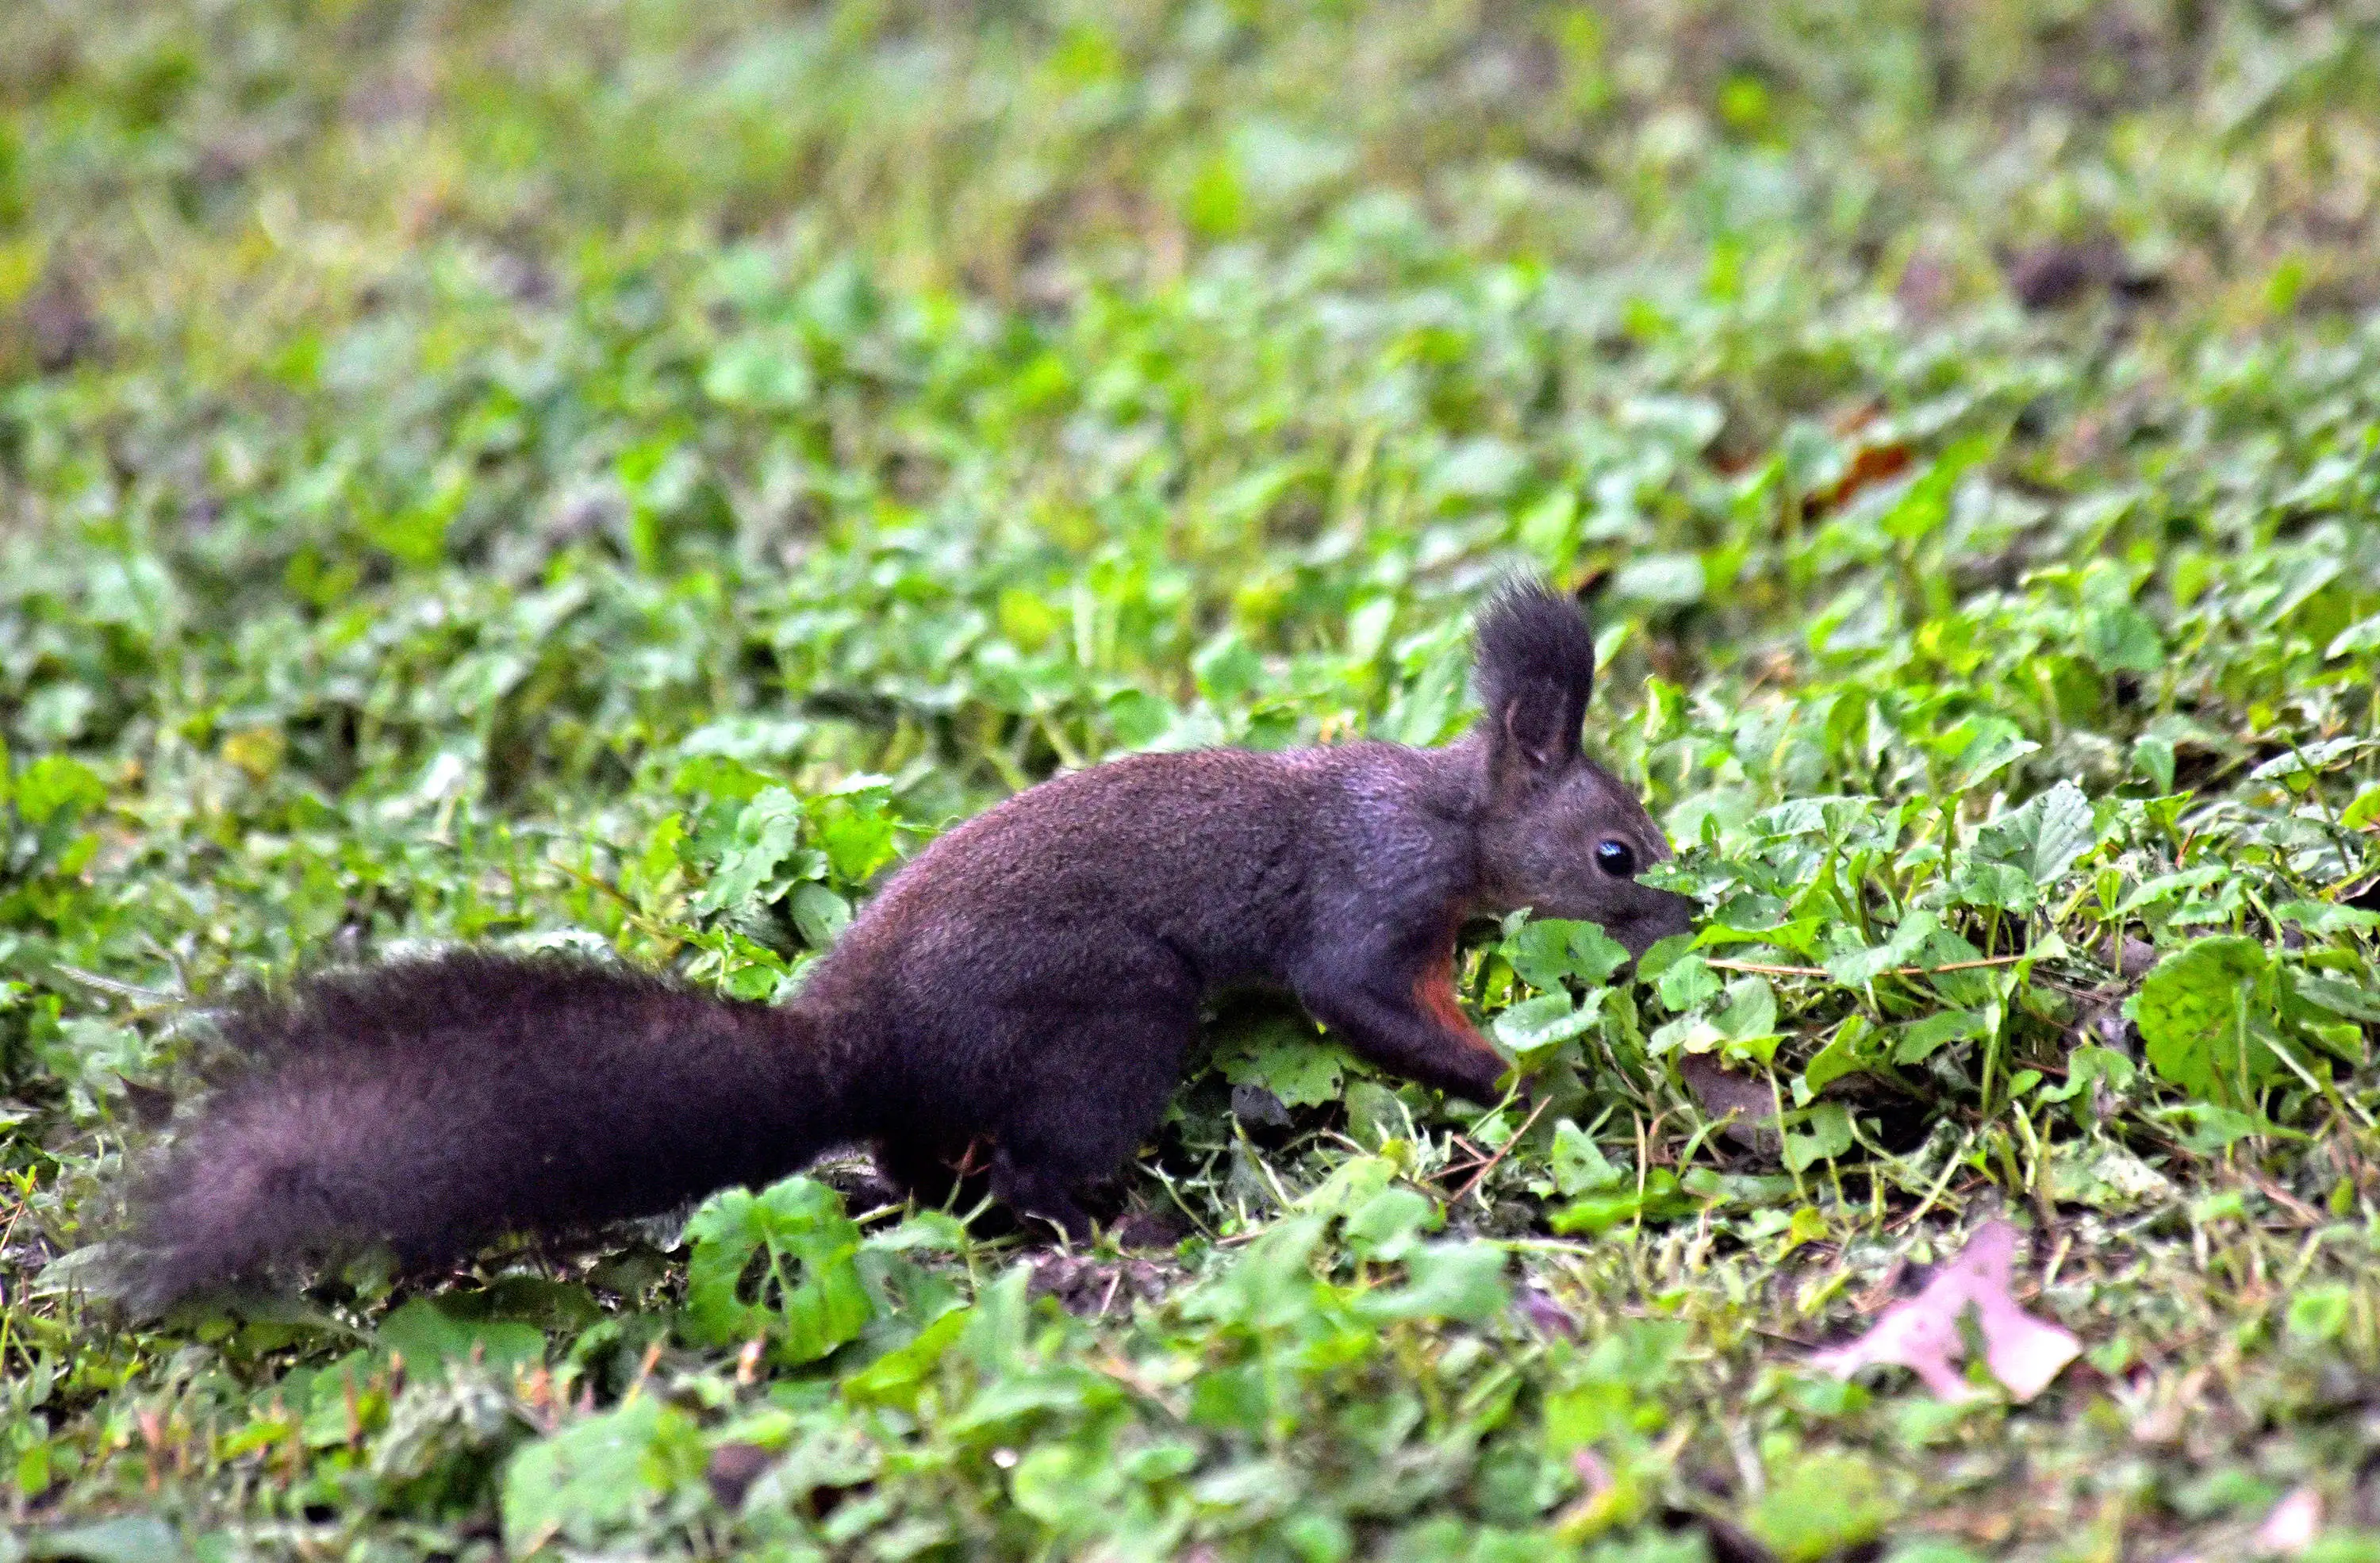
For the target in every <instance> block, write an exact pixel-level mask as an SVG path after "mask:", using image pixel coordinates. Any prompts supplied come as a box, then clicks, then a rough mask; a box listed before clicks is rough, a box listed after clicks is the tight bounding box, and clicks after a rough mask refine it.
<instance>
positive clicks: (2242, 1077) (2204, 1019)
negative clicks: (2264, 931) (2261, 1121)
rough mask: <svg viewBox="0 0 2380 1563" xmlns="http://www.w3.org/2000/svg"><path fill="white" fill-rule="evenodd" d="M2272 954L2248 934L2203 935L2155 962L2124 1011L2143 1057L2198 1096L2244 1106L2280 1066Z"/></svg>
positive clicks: (2283, 1069)
mask: <svg viewBox="0 0 2380 1563" xmlns="http://www.w3.org/2000/svg"><path fill="white" fill-rule="evenodd" d="M2272 979H2273V963H2272V958H2271V957H2270V956H2268V955H2267V954H2266V953H2265V948H2264V946H2263V945H2261V944H2258V943H2257V942H2256V941H2255V940H2253V939H2238V938H2232V937H2228V936H2226V937H2220V938H2215V939H2200V940H2199V941H2198V942H2196V943H2195V944H2192V945H2191V946H2190V947H2189V948H2187V949H2185V950H2181V951H2177V952H2176V953H2174V954H2171V955H2168V956H2167V957H2166V958H2165V959H2164V960H2163V961H2160V962H2158V963H2157V966H2156V969H2155V971H2152V972H2151V973H2150V974H2149V975H2148V979H2147V980H2146V981H2145V982H2143V984H2142V985H2141V990H2140V992H2139V993H2138V994H2136V995H2135V996H2134V997H2133V998H2132V1000H2131V1002H2130V1004H2129V1006H2128V1010H2129V1012H2130V1013H2131V1017H2132V1019H2133V1020H2134V1022H2135V1023H2137V1024H2139V1026H2140V1028H2141V1042H2142V1046H2143V1051H2145V1052H2146V1054H2147V1055H2148V1060H2149V1064H2150V1066H2151V1067H2152V1068H2154V1069H2155V1071H2156V1072H2157V1073H2159V1074H2161V1075H2163V1076H2164V1077H2165V1078H2166V1079H2167V1080H2168V1081H2170V1082H2171V1083H2172V1084H2175V1085H2178V1086H2180V1088H2181V1089H2182V1090H2183V1091H2185V1092H2187V1093H2189V1094H2190V1095H2191V1096H2192V1097H2197V1098H2198V1099H2199V1100H2201V1101H2206V1102H2213V1103H2216V1104H2217V1105H2219V1106H2224V1107H2235V1108H2236V1107H2247V1106H2250V1105H2252V1104H2253V1102H2254V1100H2255V1096H2256V1092H2257V1090H2258V1088H2259V1087H2261V1086H2263V1085H2265V1084H2268V1083H2269V1082H2271V1081H2273V1080H2276V1079H2278V1078H2280V1077H2281V1076H2282V1074H2283V1073H2284V1072H2286V1069H2287V1066H2286V1065H2284V1064H2283V1063H2282V1062H2281V1061H2280V1060H2279V1059H2278V1058H2277V1057H2275V1056H2274V1053H2273V1050H2272V1048H2270V1047H2268V1046H2266V1045H2265V1041H2264V1039H2263V1037H2264V1033H2265V1028H2266V1027H2268V1026H2270V1025H2271V1024H2273V1021H2274V1018H2275V1016H2274V1006H2273V995H2272Z"/></svg>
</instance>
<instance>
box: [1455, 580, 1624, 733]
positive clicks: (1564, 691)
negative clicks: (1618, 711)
mask: <svg viewBox="0 0 2380 1563" xmlns="http://www.w3.org/2000/svg"><path fill="white" fill-rule="evenodd" d="M1475 639H1476V641H1477V645H1478V679H1479V697H1480V698H1481V699H1482V700H1483V701H1484V702H1485V703H1486V704H1487V707H1488V717H1487V721H1488V733H1489V740H1488V743H1489V750H1490V753H1491V754H1492V755H1493V756H1494V757H1495V766H1496V769H1497V770H1498V771H1499V772H1501V773H1507V774H1509V773H1511V772H1513V771H1516V770H1517V771H1524V772H1536V773H1542V772H1545V771H1549V770H1558V769H1561V768H1562V767H1564V766H1567V765H1569V764H1570V763H1571V762H1572V761H1573V760H1575V759H1577V758H1578V754H1579V730H1580V729H1581V728H1582V727H1584V726H1585V722H1586V700H1587V697H1588V696H1589V695H1590V694H1592V693H1593V692H1594V690H1595V632H1594V631H1593V630H1592V629H1590V628H1589V627H1588V625H1587V622H1586V616H1585V613H1583V612H1580V609H1579V605H1578V604H1577V603H1575V602H1573V600H1571V599H1569V598H1567V597H1564V596H1562V595H1561V594H1560V593H1559V592H1556V591H1554V590H1552V589H1550V588H1547V587H1545V586H1543V585H1541V584H1539V583H1537V582H1535V581H1514V582H1512V583H1511V584H1509V585H1507V586H1505V587H1503V588H1500V589H1499V590H1498V591H1497V593H1496V595H1495V597H1494V598H1493V599H1491V600H1489V601H1488V607H1487V611H1486V612H1482V613H1481V614H1480V615H1479V625H1478V629H1477V631H1476V632H1475Z"/></svg>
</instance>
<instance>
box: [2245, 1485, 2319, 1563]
mask: <svg viewBox="0 0 2380 1563" xmlns="http://www.w3.org/2000/svg"><path fill="white" fill-rule="evenodd" d="M2321 1533H2322V1495H2321V1494H2320V1493H2318V1492H2315V1491H2314V1490H2313V1488H2312V1487H2300V1488H2298V1489H2297V1490H2296V1491H2295V1492H2293V1493H2291V1494H2289V1496H2287V1497H2285V1498H2283V1499H2281V1501H2280V1502H2278V1503H2277V1504H2275V1505H2273V1511H2272V1512H2271V1513H2270V1514H2267V1515H2265V1522H2264V1523H2263V1524H2261V1525H2259V1526H2257V1527H2256V1547H2257V1550H2259V1551H2262V1552H2276V1553H2278V1554H2280V1555H2281V1556H2282V1557H2296V1556H2297V1555H2298V1554H2299V1553H2301V1552H2303V1551H2304V1550H2305V1549H2306V1548H2308V1547H2310V1546H2312V1545H2313V1543H2314V1538H2315V1537H2316V1536H2318V1535H2320V1534H2321Z"/></svg>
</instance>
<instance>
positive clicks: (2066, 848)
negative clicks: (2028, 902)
mask: <svg viewBox="0 0 2380 1563" xmlns="http://www.w3.org/2000/svg"><path fill="white" fill-rule="evenodd" d="M2097 842H2098V827H2097V825H2096V824H2095V822H2094V821H2093V819H2092V816H2091V802H2090V800H2089V799H2088V798H2085V797H2084V796H2083V789H2082V788H2080V787H2077V786H2076V785H2075V784H2074V783H2073V782H2059V783H2058V785H2057V786H2055V787H2052V788H2051V789H2049V791H2047V792H2046V793H2044V794H2041V795H2040V796H2038V797H2036V798H2034V799H2032V800H2031V801H2030V802H2028V803H2026V804H2025V805H2024V806H2022V808H2019V809H2016V810H2015V811H2014V812H2012V813H2010V814H2006V815H2003V816H2002V817H2001V818H1998V819H1996V820H1994V821H1993V822H1992V823H1990V824H1988V825H1986V826H1985V827H1984V828H1983V830H1982V831H1981V832H1980V834H1979V838H1978V841H1977V842H1976V849H1975V853H1976V856H1977V857H1978V858H1979V859H1980V860H1981V861H1984V862H1987V863H1998V864H2004V865H2006V866H2009V867H2011V868H2014V869H2016V870H2018V871H2019V872H2021V873H2022V874H2023V875H2024V877H2025V878H2027V879H2029V880H2031V881H2032V882H2033V884H2034V885H2035V886H2036V887H2039V888H2040V889H2042V890H2045V891H2046V890H2047V889H2048V888H2049V887H2050V886H2052V885H2055V884H2056V883H2057V882H2058V880H2059V879H2060V878H2063V877H2064V876H2065V873H2066V871H2067V869H2069V868H2070V867H2072V866H2074V863H2075V860H2076V859H2078V858H2080V857H2081V856H2082V855H2083V854H2084V853H2086V852H2088V851H2090V850H2091V848H2092V847H2093V846H2094V845H2095V844H2096V843H2097Z"/></svg>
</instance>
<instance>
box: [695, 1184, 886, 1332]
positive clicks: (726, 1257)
mask: <svg viewBox="0 0 2380 1563" xmlns="http://www.w3.org/2000/svg"><path fill="white" fill-rule="evenodd" d="M686 1238H687V1240H688V1241H689V1242H692V1243H693V1245H694V1254H693V1257H692V1259H691V1260H689V1261H688V1263H687V1266H686V1312H685V1315H684V1329H685V1332H686V1336H687V1338H688V1339H692V1340H695V1341H697V1342H698V1343H701V1344H704V1345H710V1346H730V1345H738V1344H741V1343H742V1342H744V1341H747V1340H752V1339H766V1340H768V1341H769V1342H770V1343H771V1352H772V1354H773V1355H774V1356H775V1357H776V1359H777V1360H778V1361H780V1362H783V1363H807V1362H810V1361H813V1360H815V1359H817V1358H819V1357H822V1356H824V1355H826V1354H827V1353H828V1352H829V1351H833V1350H834V1349H835V1348H836V1347H837V1346H840V1345H842V1344H843V1343H844V1341H846V1340H849V1339H852V1338H853V1337H855V1336H856V1335H857V1334H858V1333H859V1332H860V1331H861V1330H862V1329H864V1328H865V1327H867V1325H868V1320H869V1319H871V1318H872V1317H874V1316H875V1309H874V1307H873V1305H872V1304H871V1303H869V1302H868V1290H867V1288H866V1287H865V1286H864V1285H862V1284H861V1281H860V1278H859V1270H858V1266H856V1264H855V1263H854V1262H853V1256H854V1255H855V1254H857V1252H858V1250H859V1228H858V1227H857V1225H856V1224H855V1223H854V1222H853V1221H851V1220H850V1219H849V1218H847V1217H845V1216H844V1213H843V1196H842V1195H840V1194H838V1193H835V1192H834V1191H833V1190H832V1189H830V1188H828V1187H827V1186H826V1185H825V1184H823V1183H820V1182H815V1181H811V1180H810V1179H808V1178H802V1177H795V1178H788V1179H786V1180H784V1181H783V1182H779V1183H773V1184H771V1185H770V1186H769V1187H768V1188H767V1189H765V1190H763V1191H761V1192H760V1193H758V1194H755V1193H751V1192H750V1191H748V1190H746V1189H729V1190H727V1191H726V1192H725V1193H718V1194H713V1195H712V1196H711V1197H710V1199H708V1200H706V1201H704V1202H703V1205H702V1207H701V1208H700V1209H698V1210H697V1211H696V1212H695V1213H694V1215H693V1217H692V1218H690V1219H688V1220H687V1222H686Z"/></svg>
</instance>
